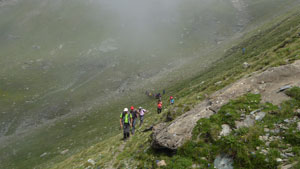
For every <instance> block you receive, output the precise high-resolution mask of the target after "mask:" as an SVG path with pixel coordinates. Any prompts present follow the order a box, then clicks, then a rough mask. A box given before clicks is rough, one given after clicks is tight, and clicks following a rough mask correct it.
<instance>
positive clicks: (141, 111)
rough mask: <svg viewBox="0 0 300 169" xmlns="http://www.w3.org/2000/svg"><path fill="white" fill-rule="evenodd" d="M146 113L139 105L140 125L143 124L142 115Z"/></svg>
mask: <svg viewBox="0 0 300 169" xmlns="http://www.w3.org/2000/svg"><path fill="white" fill-rule="evenodd" d="M145 113H146V110H145V109H143V108H142V107H139V116H140V126H141V125H142V124H143V122H144V115H145Z"/></svg>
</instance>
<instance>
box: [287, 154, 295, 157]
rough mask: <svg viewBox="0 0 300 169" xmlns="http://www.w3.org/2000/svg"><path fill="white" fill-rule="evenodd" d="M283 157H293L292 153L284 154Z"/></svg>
mask: <svg viewBox="0 0 300 169" xmlns="http://www.w3.org/2000/svg"><path fill="white" fill-rule="evenodd" d="M285 155H287V156H288V157H295V155H294V154H293V153H285Z"/></svg>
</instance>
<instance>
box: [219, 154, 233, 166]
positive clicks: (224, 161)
mask: <svg viewBox="0 0 300 169" xmlns="http://www.w3.org/2000/svg"><path fill="white" fill-rule="evenodd" d="M232 165H233V159H232V158H231V157H229V156H227V155H219V156H217V158H216V159H215V161H214V166H215V168H217V169H233V166H232Z"/></svg>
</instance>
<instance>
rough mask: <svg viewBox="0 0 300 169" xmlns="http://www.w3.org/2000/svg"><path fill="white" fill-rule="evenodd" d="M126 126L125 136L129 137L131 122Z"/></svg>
mask: <svg viewBox="0 0 300 169" xmlns="http://www.w3.org/2000/svg"><path fill="white" fill-rule="evenodd" d="M124 127H125V129H124V133H125V137H126V138H128V137H129V132H130V127H129V124H125V125H124Z"/></svg>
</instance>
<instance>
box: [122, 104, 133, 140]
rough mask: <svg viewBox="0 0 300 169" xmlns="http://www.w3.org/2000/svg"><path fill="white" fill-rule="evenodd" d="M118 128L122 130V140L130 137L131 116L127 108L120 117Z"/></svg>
mask: <svg viewBox="0 0 300 169" xmlns="http://www.w3.org/2000/svg"><path fill="white" fill-rule="evenodd" d="M120 126H121V129H122V128H123V133H124V140H126V139H127V138H129V137H130V127H132V116H131V114H130V113H129V112H128V108H125V109H124V111H123V112H122V113H121V115H120Z"/></svg>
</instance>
